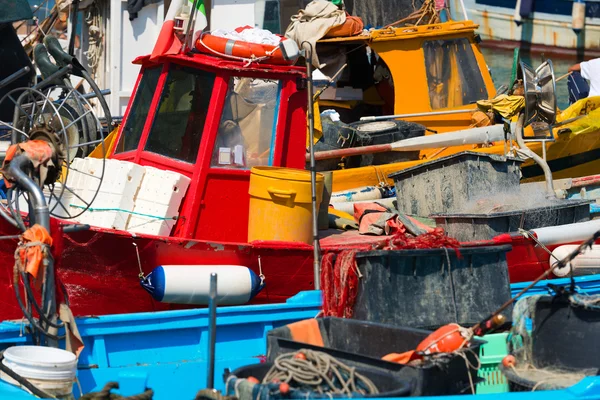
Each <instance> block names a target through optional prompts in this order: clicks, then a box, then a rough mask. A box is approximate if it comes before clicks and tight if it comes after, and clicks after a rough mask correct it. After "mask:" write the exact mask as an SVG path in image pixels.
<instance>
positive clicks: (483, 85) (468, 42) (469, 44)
mask: <svg viewBox="0 0 600 400" xmlns="http://www.w3.org/2000/svg"><path fill="white" fill-rule="evenodd" d="M436 41H443V42H446V41H465V42H466V49H467V51H468V52H469V53H470V56H472V58H473V59H472V60H471V61H473V62H474V63H475V65H476V66H477V74H478V76H479V78H480V79H481V82H480V83H481V88H482V89H483V90H484V91H485V96H483V98H482V99H479V100H486V99H488V98H489V96H490V93H489V90H488V85H487V83H486V79H485V77H484V75H483V72H482V70H481V67H480V64H479V59H478V58H477V54H476V52H475V50H474V49H473V42H472V41H471V40H470V39H469V38H467V37H462V36H456V37H454V36H451V37H445V38H424V39H423V40H422V41H421V44H420V48H421V53H422V55H423V62H424V66H425V69H424V72H425V82H426V87H427V98H428V100H429V101H428V103H429V104H428V105H429V107H430V108H431V110H432V111H443V110H449V109H457V108H461V107H467V106H470V105H473V104H475V102H469V103H465V104H461V105H448V104H446V105H445V106H444V107H434V106H433V102H434V98H433V97H432V96H431V92H430V89H429V88H430V81H429V64H428V60H427V52H426V50H425V45H426V43H428V42H436ZM465 82H468V81H465ZM461 83H464V82H461Z"/></svg>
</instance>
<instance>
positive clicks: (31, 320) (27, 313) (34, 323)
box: [13, 274, 65, 340]
mask: <svg viewBox="0 0 600 400" xmlns="http://www.w3.org/2000/svg"><path fill="white" fill-rule="evenodd" d="M18 277H19V275H16V274H15V276H14V281H13V287H14V289H15V296H16V297H17V303H19V307H20V308H21V312H22V313H23V315H24V316H25V318H27V321H29V324H30V325H31V327H32V328H33V329H34V330H36V331H38V332H41V333H42V334H43V335H44V336H46V337H48V338H50V339H54V340H62V339H64V338H65V336H64V335H62V336H61V335H58V336H57V335H53V334H51V333H49V332H46V330H45V329H43V328H42V327H41V326H40V325H39V324H38V323H37V321H36V320H35V318H33V316H32V315H31V312H30V311H28V310H27V308H26V307H25V305H24V304H23V298H22V297H21V292H20V291H19V278H18ZM23 284H24V285H25V282H23Z"/></svg>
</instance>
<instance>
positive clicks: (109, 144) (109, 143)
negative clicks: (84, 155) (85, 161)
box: [88, 126, 119, 158]
mask: <svg viewBox="0 0 600 400" xmlns="http://www.w3.org/2000/svg"><path fill="white" fill-rule="evenodd" d="M118 131H119V127H118V126H117V127H115V129H113V130H112V132H111V133H109V134H108V136H107V137H106V138H105V139H104V152H105V153H106V156H108V155H110V154H111V151H112V149H113V147H114V146H113V144H114V143H113V141H114V140H115V137H116V136H117V132H118ZM102 153H103V152H102V144H100V145H98V146H97V147H96V148H95V149H94V150H92V152H91V153H90V155H89V156H88V157H92V158H102Z"/></svg>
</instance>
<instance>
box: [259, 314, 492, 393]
mask: <svg viewBox="0 0 600 400" xmlns="http://www.w3.org/2000/svg"><path fill="white" fill-rule="evenodd" d="M317 321H318V324H319V330H320V332H321V337H322V339H323V345H324V347H321V346H315V345H310V344H307V343H304V342H301V341H295V340H293V339H292V334H291V332H290V329H289V328H288V327H287V326H284V327H281V328H277V329H274V330H272V331H270V332H269V333H268V334H267V361H269V362H272V361H274V360H275V358H277V356H279V355H280V354H284V353H289V352H294V351H298V350H300V349H311V350H316V351H322V352H325V353H327V354H329V355H331V356H333V357H335V358H337V359H338V360H340V361H341V362H344V363H346V364H347V365H350V366H355V367H357V368H358V367H360V368H363V369H365V370H377V371H385V372H388V373H391V374H393V375H394V376H398V377H400V378H403V379H407V380H410V381H411V383H412V390H411V396H435V395H445V394H459V393H470V390H471V389H470V383H469V374H471V378H472V379H473V382H477V370H475V369H473V368H469V367H468V366H467V364H466V361H465V359H464V358H463V357H462V356H466V357H467V360H468V361H469V364H470V365H471V366H476V365H477V360H476V355H477V354H479V347H480V346H481V345H482V344H484V343H485V341H481V340H476V339H474V340H473V341H472V343H471V345H470V347H469V348H468V350H467V351H463V352H462V356H461V355H459V354H444V355H438V356H435V357H427V358H426V359H425V360H424V361H423V362H422V363H420V364H419V365H404V364H398V363H393V362H389V361H384V360H382V357H384V356H385V355H387V354H390V353H403V352H405V351H409V350H414V349H416V348H417V346H418V345H419V343H421V342H422V341H423V340H424V339H425V338H426V337H427V336H429V334H430V333H431V331H428V330H423V329H413V328H405V327H399V326H392V325H386V324H379V323H374V322H367V321H359V320H354V319H342V318H333V317H327V318H319V319H317Z"/></svg>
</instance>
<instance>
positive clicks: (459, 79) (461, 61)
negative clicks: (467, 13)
mask: <svg viewBox="0 0 600 400" xmlns="http://www.w3.org/2000/svg"><path fill="white" fill-rule="evenodd" d="M423 52H424V53H425V68H426V70H427V84H428V87H429V101H430V103H431V108H432V109H434V110H436V109H440V108H453V107H460V106H463V105H467V104H472V103H475V102H476V101H477V100H482V99H487V98H488V93H487V89H486V87H485V83H484V82H483V77H482V76H481V71H480V70H479V66H478V64H477V60H476V59H475V54H473V49H472V48H471V43H470V42H469V40H468V39H466V38H461V39H448V40H428V41H425V42H424V43H423Z"/></svg>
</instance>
